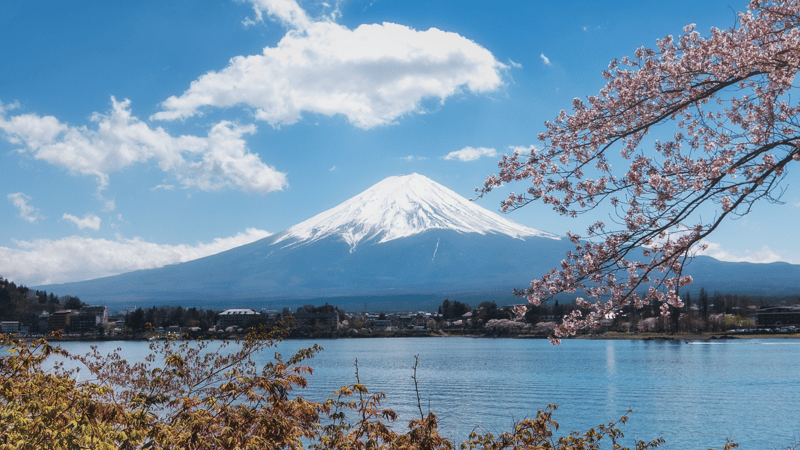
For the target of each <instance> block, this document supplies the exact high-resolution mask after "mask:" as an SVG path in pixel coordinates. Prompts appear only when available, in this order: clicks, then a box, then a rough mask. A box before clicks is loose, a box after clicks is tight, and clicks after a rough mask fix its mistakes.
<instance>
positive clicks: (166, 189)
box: [150, 184, 175, 191]
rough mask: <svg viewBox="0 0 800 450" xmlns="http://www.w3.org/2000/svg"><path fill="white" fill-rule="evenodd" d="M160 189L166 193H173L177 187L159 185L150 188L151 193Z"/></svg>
mask: <svg viewBox="0 0 800 450" xmlns="http://www.w3.org/2000/svg"><path fill="white" fill-rule="evenodd" d="M159 189H163V190H165V191H172V190H174V189H175V186H174V185H172V184H159V185H157V186H153V187H151V188H150V190H151V191H157V190H159Z"/></svg>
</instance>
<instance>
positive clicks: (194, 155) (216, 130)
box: [0, 97, 287, 210]
mask: <svg viewBox="0 0 800 450" xmlns="http://www.w3.org/2000/svg"><path fill="white" fill-rule="evenodd" d="M111 102H112V108H111V111H110V112H109V113H108V114H99V113H95V114H93V116H92V122H94V123H96V124H97V128H96V129H94V130H91V129H89V128H87V127H85V126H81V127H72V126H68V125H65V124H62V123H61V122H59V121H58V119H56V118H55V117H52V116H44V117H42V116H37V115H35V114H20V115H17V116H11V117H6V116H5V115H4V114H3V110H2V109H0V130H2V131H3V132H5V137H6V139H7V140H8V141H10V142H12V143H14V144H18V145H22V146H23V148H21V149H20V150H19V151H20V152H22V153H26V152H27V153H30V154H32V155H33V157H34V158H36V159H41V160H44V161H47V162H49V163H51V164H55V165H57V166H60V167H63V168H65V169H67V170H69V171H70V172H73V173H78V174H81V175H89V176H95V177H97V179H98V183H99V185H100V189H101V190H102V189H104V188H105V187H106V186H107V185H108V179H109V174H110V173H111V172H115V171H119V170H122V169H123V168H125V167H128V166H130V165H133V164H135V163H144V162H147V161H150V160H154V161H156V162H157V163H158V166H159V167H160V168H161V170H163V171H165V172H169V173H172V174H173V175H175V176H176V177H177V178H178V180H179V181H180V183H181V184H182V185H184V186H185V187H189V186H192V187H196V188H198V189H201V190H205V191H218V190H222V189H227V188H235V189H241V190H243V191H247V192H259V193H262V194H263V193H266V192H270V191H275V190H281V189H282V188H283V187H284V186H286V184H287V183H286V174H284V173H281V172H278V171H276V170H275V169H274V168H272V167H270V166H268V165H266V164H264V163H263V162H261V160H260V159H259V157H258V155H256V154H254V153H251V152H250V151H249V149H248V148H247V144H246V143H245V141H244V139H243V138H242V136H244V135H246V134H252V133H254V132H255V131H256V127H255V126H254V125H246V126H240V125H236V124H234V123H232V122H228V121H222V122H220V123H218V124H216V125H214V126H213V127H212V128H211V130H210V131H209V133H208V136H207V137H204V138H203V137H197V136H187V135H184V136H178V137H174V136H171V135H170V134H169V133H167V132H166V131H165V130H164V129H163V128H161V127H158V128H155V129H152V128H150V127H149V126H148V125H147V124H146V123H144V122H142V121H140V120H139V119H138V118H136V117H134V116H132V115H131V113H130V110H129V107H130V101H129V100H125V101H122V102H118V101H116V99H114V97H111ZM101 200H102V198H101ZM106 203H107V205H106V209H107V210H109V209H113V208H114V205H113V202H111V203H110V204H108V202H106Z"/></svg>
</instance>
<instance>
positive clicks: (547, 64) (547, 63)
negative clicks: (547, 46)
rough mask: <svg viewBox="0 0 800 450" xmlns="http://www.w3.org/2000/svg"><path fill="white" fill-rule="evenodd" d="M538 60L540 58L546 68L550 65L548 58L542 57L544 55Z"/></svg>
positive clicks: (542, 55)
mask: <svg viewBox="0 0 800 450" xmlns="http://www.w3.org/2000/svg"><path fill="white" fill-rule="evenodd" d="M539 58H542V61H544V65H546V66H549V65H550V58H548V57H547V56H544V53H542V54H541V55H539Z"/></svg>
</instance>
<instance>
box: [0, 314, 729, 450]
mask: <svg viewBox="0 0 800 450" xmlns="http://www.w3.org/2000/svg"><path fill="white" fill-rule="evenodd" d="M283 333H284V332H283V331H282V330H278V329H275V330H271V331H266V330H263V329H261V330H258V331H253V332H251V333H250V334H249V335H248V337H247V338H246V339H243V340H241V341H223V342H214V343H213V344H214V348H213V349H212V348H211V347H210V346H211V345H212V341H189V340H184V341H157V342H153V343H151V346H150V349H151V351H152V354H151V355H150V356H149V357H148V358H147V359H146V360H145V361H139V362H132V363H131V362H128V361H126V360H125V359H123V358H122V357H121V356H120V351H119V350H120V349H118V351H117V352H116V353H113V354H110V355H107V356H104V355H101V354H100V353H99V352H98V351H97V349H96V348H93V351H92V352H91V353H90V354H87V355H84V356H75V355H70V354H69V353H67V352H66V351H64V350H62V349H61V348H59V347H57V346H53V345H52V344H50V343H49V342H47V341H46V340H44V339H40V340H38V341H35V342H24V341H21V340H18V339H14V338H11V337H8V336H3V335H0V338H1V339H2V343H3V346H4V347H5V349H6V354H5V355H3V356H2V357H0V450H5V449H45V448H46V449H100V450H103V449H193V450H194V449H208V450H211V449H214V450H217V449H225V450H228V449H230V450H233V449H299V448H304V446H308V447H310V448H313V449H320V450H325V449H398V450H405V449H408V450H412V449H424V450H434V449H454V448H455V445H454V444H453V443H452V442H450V441H449V440H447V439H445V438H443V437H442V436H441V435H440V434H439V431H438V424H437V418H436V416H435V415H434V414H430V413H429V414H427V415H426V414H423V412H422V408H421V407H420V408H419V412H420V417H419V419H414V420H411V421H410V422H409V424H408V429H407V431H406V432H398V431H395V429H394V428H393V427H392V426H391V423H392V422H394V421H395V420H396V419H397V415H396V414H395V413H394V412H393V411H392V410H390V409H384V408H382V407H381V401H382V400H383V398H384V395H383V394H381V393H373V394H370V392H369V390H368V389H367V387H366V386H364V385H362V384H361V382H360V380H359V378H358V369H357V367H356V377H355V378H356V382H355V383H354V384H352V385H350V386H344V387H342V388H341V389H339V390H338V391H337V392H335V393H334V394H333V396H332V397H331V398H330V399H328V400H327V401H325V402H322V403H317V402H309V401H307V400H305V399H304V398H303V397H300V396H296V395H292V391H293V390H294V389H295V388H297V387H300V388H302V387H305V386H306V378H305V375H306V374H310V373H311V372H312V369H311V368H309V367H306V366H303V365H301V364H302V363H303V362H304V361H305V360H306V359H307V358H309V357H311V356H313V355H314V353H316V352H318V351H320V350H321V348H320V347H318V346H316V345H315V346H313V347H311V348H308V349H304V350H301V351H299V352H298V353H297V354H295V355H292V356H291V357H290V358H288V359H285V360H284V359H283V357H282V356H281V355H280V354H277V353H276V354H275V359H274V360H273V361H272V362H270V363H268V364H266V365H265V366H263V367H257V366H256V364H255V363H254V362H253V358H252V357H253V356H254V355H255V354H256V353H258V352H261V351H265V350H267V349H268V348H270V347H273V346H274V345H275V343H276V342H277V341H278V340H280V339H281V338H282V337H283ZM52 356H59V357H61V358H67V359H74V360H77V361H80V362H81V363H83V365H85V366H86V368H88V370H89V372H90V375H91V376H90V377H88V381H83V382H78V381H76V376H77V369H66V368H65V367H64V366H63V364H62V363H57V362H56V363H53V362H52V361H48V362H47V364H45V362H46V361H47V360H48V358H50V357H52ZM49 366H52V368H51V369H47V370H46V369H45V367H49ZM83 378H84V379H86V377H83ZM413 378H414V382H415V383H416V381H417V380H416V364H415V366H414V376H413ZM418 406H419V404H418ZM554 410H555V406H552V405H551V406H549V407H548V408H547V409H545V410H543V411H539V413H538V415H537V416H536V418H534V419H529V420H525V421H522V422H520V423H518V424H516V425H515V426H514V427H513V429H512V430H511V431H509V432H506V433H503V434H501V435H499V436H494V435H492V434H491V433H482V432H479V431H478V429H476V431H475V432H473V433H472V435H471V436H470V437H469V439H468V440H467V441H466V442H463V443H462V444H461V445H460V447H461V448H462V449H487V450H488V449H492V450H495V449H497V450H499V449H542V450H544V449H559V450H567V449H599V448H600V444H601V443H602V442H604V441H605V442H609V441H610V443H609V444H608V445H611V446H612V447H613V448H614V449H622V448H623V447H621V445H620V444H618V442H619V440H620V438H622V437H623V434H622V432H621V431H620V429H619V425H620V424H622V423H624V422H625V420H626V419H627V418H626V417H625V416H623V417H622V418H621V419H620V420H619V421H618V422H612V423H609V424H607V425H600V426H598V427H597V428H593V429H591V430H589V431H587V432H585V433H577V432H574V433H572V434H571V435H569V436H563V437H560V438H558V439H555V438H554V436H553V433H554V431H556V430H558V424H557V423H556V422H555V421H553V419H552V414H553V411H554ZM662 442H663V441H662V440H661V439H656V440H654V441H652V442H644V441H635V442H634V445H635V448H636V449H637V450H643V449H648V448H655V447H658V446H659V444H661V443H662ZM604 448H608V447H607V446H605V447H604ZM726 448H728V447H727V446H726Z"/></svg>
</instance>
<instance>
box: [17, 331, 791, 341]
mask: <svg viewBox="0 0 800 450" xmlns="http://www.w3.org/2000/svg"><path fill="white" fill-rule="evenodd" d="M293 331H295V332H291V333H290V335H289V336H286V337H285V338H284V339H283V340H313V339H321V340H331V339H369V338H378V339H380V338H387V339H392V338H455V337H466V338H479V339H487V338H488V339H543V340H546V339H548V336H547V335H543V334H526V333H502V334H499V333H491V332H480V331H475V332H471V331H469V330H452V331H450V332H448V331H445V330H437V331H389V332H387V331H373V332H370V333H359V334H353V333H339V332H318V333H302V332H296V331H297V330H293ZM245 337H246V335H245V334H241V335H239V334H230V335H226V336H203V335H190V334H188V333H185V334H183V335H171V336H169V337H167V336H164V335H155V334H147V335H139V336H106V337H88V336H62V337H60V338H54V337H52V336H17V338H18V339H22V340H25V341H34V340H37V339H42V338H44V339H46V340H47V341H48V342H124V341H159V340H164V339H171V340H172V339H174V340H186V339H188V340H237V339H244V338H245ZM562 339H563V340H571V339H580V340H607V341H612V340H629V341H673V342H686V343H691V342H710V341H727V340H753V339H800V333H758V332H755V333H725V332H717V333H653V332H647V333H623V332H614V331H609V332H605V333H588V334H580V335H577V336H571V337H567V338H562Z"/></svg>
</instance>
